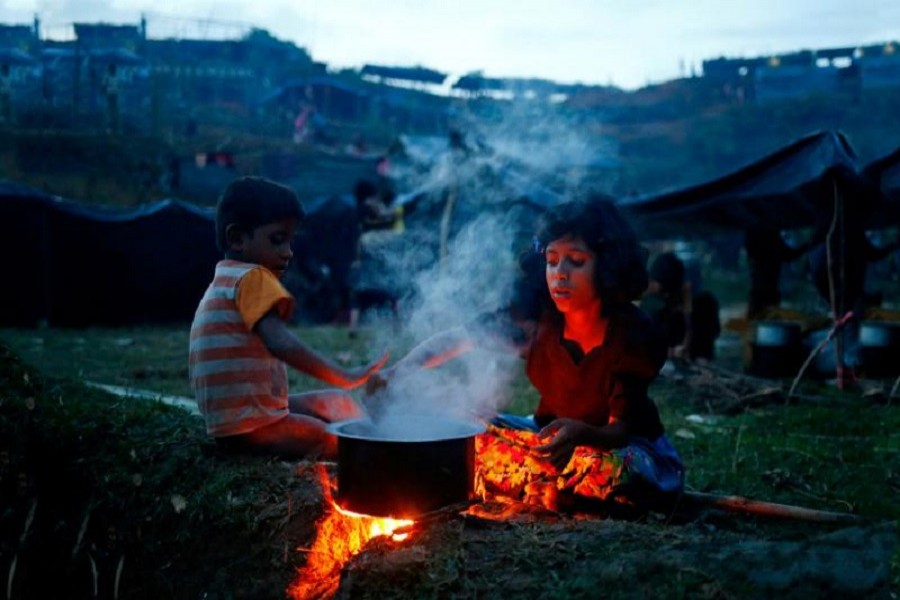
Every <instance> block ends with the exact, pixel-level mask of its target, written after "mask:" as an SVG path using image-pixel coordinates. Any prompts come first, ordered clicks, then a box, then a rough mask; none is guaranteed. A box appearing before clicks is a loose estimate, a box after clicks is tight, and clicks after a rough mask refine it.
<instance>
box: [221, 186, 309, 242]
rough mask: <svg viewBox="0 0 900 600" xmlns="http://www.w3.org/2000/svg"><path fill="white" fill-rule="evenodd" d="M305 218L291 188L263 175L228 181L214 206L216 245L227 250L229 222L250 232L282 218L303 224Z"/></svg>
mask: <svg viewBox="0 0 900 600" xmlns="http://www.w3.org/2000/svg"><path fill="white" fill-rule="evenodd" d="M305 217H306V213H305V212H304V211H303V206H302V205H301V204H300V199H299V198H298V197H297V194H296V192H294V190H292V189H291V188H289V187H287V186H285V185H282V184H280V183H276V182H274V181H271V180H269V179H266V178H264V177H241V178H239V179H235V180H234V181H232V182H231V183H229V184H228V186H227V187H226V188H225V191H224V192H222V196H221V197H220V198H219V203H218V205H217V206H216V246H218V247H219V250H221V251H222V252H226V251H227V250H228V240H227V239H226V236H225V231H226V230H227V229H228V226H229V225H236V226H237V227H238V229H240V230H241V231H244V232H247V233H250V232H252V231H253V230H254V229H256V228H257V227H260V226H261V225H266V224H268V223H273V222H275V221H278V220H281V219H296V220H297V222H298V223H302V222H303V219H304V218H305Z"/></svg>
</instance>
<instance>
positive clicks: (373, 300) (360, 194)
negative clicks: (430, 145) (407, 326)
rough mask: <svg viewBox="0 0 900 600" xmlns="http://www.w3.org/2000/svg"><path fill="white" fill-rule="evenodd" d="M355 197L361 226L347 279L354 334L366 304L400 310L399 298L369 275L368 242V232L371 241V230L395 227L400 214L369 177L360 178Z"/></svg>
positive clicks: (354, 187) (379, 230) (350, 324)
mask: <svg viewBox="0 0 900 600" xmlns="http://www.w3.org/2000/svg"><path fill="white" fill-rule="evenodd" d="M353 198H354V200H355V201H356V211H357V218H358V220H359V221H358V222H359V228H358V236H357V239H356V247H355V248H354V260H353V263H352V264H351V265H350V273H349V276H348V282H347V287H348V305H349V308H350V317H349V334H350V337H355V336H356V334H357V329H358V327H359V319H360V316H361V313H362V310H363V309H364V308H365V307H366V306H370V305H371V306H374V305H382V306H388V307H390V308H391V310H392V311H396V300H395V299H394V298H393V297H392V296H391V295H390V294H389V293H388V292H387V291H385V290H383V289H380V288H378V287H376V286H374V285H372V282H371V278H370V277H367V275H369V274H368V273H366V262H367V261H366V260H365V259H366V251H365V244H366V238H367V236H368V238H369V240H370V242H371V235H369V232H383V231H393V230H394V226H395V224H396V222H397V219H398V216H399V215H398V213H397V212H395V211H394V209H392V208H390V207H389V206H387V204H386V203H385V202H384V200H383V197H382V191H381V190H379V189H378V186H377V185H375V183H373V182H371V181H369V180H368V179H359V180H357V182H356V184H355V185H354V186H353Z"/></svg>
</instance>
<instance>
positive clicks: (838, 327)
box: [788, 310, 853, 398]
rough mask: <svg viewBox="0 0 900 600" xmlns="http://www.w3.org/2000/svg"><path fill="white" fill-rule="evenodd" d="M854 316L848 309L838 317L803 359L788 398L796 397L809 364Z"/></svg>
mask: <svg viewBox="0 0 900 600" xmlns="http://www.w3.org/2000/svg"><path fill="white" fill-rule="evenodd" d="M851 318H853V311H852V310H851V311H848V312H847V314H845V315H844V316H843V317H841V318H840V319H838V320H837V321H836V322H835V323H834V325H833V326H832V327H831V329H830V330H829V331H828V334H827V335H826V336H825V339H823V340H822V341H821V342H819V344H818V345H817V346H816V347H815V348H813V351H812V352H810V353H809V356H807V357H806V360H805V361H803V365H801V366H800V370H799V371H797V376H796V377H794V382H793V383H792V384H791V389H790V390H789V391H788V398H793V397H794V391H795V390H796V389H797V386H798V385H800V380H801V379H803V374H804V373H806V369H808V368H809V365H811V364H812V361H813V360H815V358H816V357H817V356H818V355H819V353H820V352H822V350H823V349H824V348H825V346H827V345H828V342H830V341H831V339H832V338H833V337H834V336H835V335H836V334H837V333H838V332H840V330H841V329H842V328H843V327H844V325H846V324H847V321H849V320H850V319H851Z"/></svg>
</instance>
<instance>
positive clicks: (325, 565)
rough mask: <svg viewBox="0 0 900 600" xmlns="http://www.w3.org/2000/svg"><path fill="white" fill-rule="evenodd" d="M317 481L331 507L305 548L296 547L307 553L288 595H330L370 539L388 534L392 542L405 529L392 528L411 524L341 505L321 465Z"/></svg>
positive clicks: (296, 599) (400, 537)
mask: <svg viewBox="0 0 900 600" xmlns="http://www.w3.org/2000/svg"><path fill="white" fill-rule="evenodd" d="M319 481H320V483H321V485H322V490H323V493H324V494H325V501H326V504H327V505H328V506H330V507H331V510H330V511H329V512H327V514H325V516H324V517H323V518H322V519H321V520H320V521H319V522H318V524H317V525H316V539H315V541H314V542H313V544H312V546H311V547H309V548H298V550H299V551H300V552H305V553H307V555H308V558H307V561H306V564H305V565H304V566H303V568H302V569H300V571H299V572H298V574H297V578H296V579H295V580H294V582H293V583H292V584H291V585H290V587H289V588H288V590H287V594H288V597H289V598H292V599H294V600H301V599H302V600H306V599H308V598H330V597H332V596H334V594H335V593H336V592H337V588H338V584H339V583H340V574H341V569H343V568H344V565H346V564H347V562H348V561H349V560H350V559H351V558H353V557H354V556H356V555H357V554H358V553H359V552H360V551H361V550H363V548H365V547H366V545H367V544H368V543H369V541H371V540H372V539H375V538H379V537H388V536H389V537H390V538H391V539H392V540H394V541H396V542H400V541H403V540H405V539H407V538H408V537H409V535H410V534H409V533H397V534H395V533H394V532H395V531H396V530H398V529H400V528H406V527H408V526H410V525H413V523H414V522H413V521H411V520H405V519H390V518H383V517H371V516H368V515H361V514H358V513H354V512H350V511H347V510H344V509H342V508H341V507H340V506H338V504H337V503H336V502H335V501H334V498H333V497H332V494H331V481H330V479H329V477H328V473H327V472H326V471H325V468H324V467H322V466H320V467H319Z"/></svg>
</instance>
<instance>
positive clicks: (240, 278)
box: [189, 260, 294, 437]
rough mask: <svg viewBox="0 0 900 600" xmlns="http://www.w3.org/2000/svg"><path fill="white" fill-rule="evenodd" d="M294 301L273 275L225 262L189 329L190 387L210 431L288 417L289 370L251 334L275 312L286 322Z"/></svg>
mask: <svg viewBox="0 0 900 600" xmlns="http://www.w3.org/2000/svg"><path fill="white" fill-rule="evenodd" d="M293 307H294V300H293V297H292V296H291V295H290V293H289V292H288V291H287V290H286V289H284V286H282V285H281V282H280V281H278V278H277V277H276V276H275V274H274V273H272V272H271V271H269V270H268V269H266V268H265V267H262V266H260V265H257V264H251V263H245V262H239V261H235V260H223V261H220V262H219V263H218V264H217V265H216V273H215V276H214V277H213V281H212V283H211V284H210V285H209V287H208V288H207V290H206V293H205V294H204V295H203V299H202V300H200V305H199V306H198V307H197V312H196V313H195V315H194V322H193V324H192V325H191V342H190V357H189V370H190V379H191V387H192V388H193V390H194V396H195V398H196V399H197V404H198V406H199V408H200V413H201V414H202V415H203V417H204V418H205V419H206V431H207V433H209V434H210V435H212V436H215V437H222V436H228V435H237V434H240V433H247V432H249V431H253V430H254V429H258V428H260V427H263V426H264V425H268V424H270V423H273V422H275V421H278V420H279V419H282V418H284V417H285V416H286V415H287V414H288V412H289V411H288V384H287V369H286V367H285V365H284V363H283V362H282V361H281V360H279V359H278V358H276V357H275V356H273V355H272V353H271V352H269V350H268V348H266V346H265V344H264V343H263V341H262V339H261V338H260V337H259V336H258V335H256V334H255V333H254V332H253V327H254V326H255V325H256V323H257V322H258V321H259V320H260V319H261V318H262V317H263V316H265V315H266V314H267V313H268V312H269V311H270V310H272V309H273V308H274V309H275V310H276V311H278V314H279V315H280V316H281V317H282V318H285V319H286V318H288V317H289V316H290V314H291V311H292V310H293Z"/></svg>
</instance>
